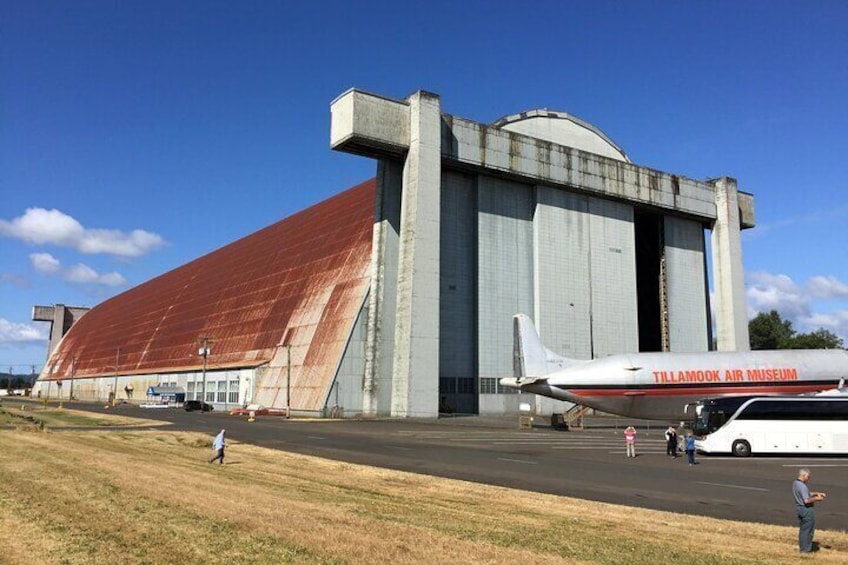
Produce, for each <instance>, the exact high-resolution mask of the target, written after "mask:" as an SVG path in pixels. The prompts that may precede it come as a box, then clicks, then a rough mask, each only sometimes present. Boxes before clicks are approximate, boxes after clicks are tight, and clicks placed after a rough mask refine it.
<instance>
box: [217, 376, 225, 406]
mask: <svg viewBox="0 0 848 565" xmlns="http://www.w3.org/2000/svg"><path fill="white" fill-rule="evenodd" d="M226 401H227V381H218V402H220V403H224V402H226Z"/></svg>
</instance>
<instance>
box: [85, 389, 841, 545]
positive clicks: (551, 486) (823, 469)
mask: <svg viewBox="0 0 848 565" xmlns="http://www.w3.org/2000/svg"><path fill="white" fill-rule="evenodd" d="M74 407H75V408H77V407H78V408H83V409H91V410H97V411H101V412H102V411H103V408H102V406H88V407H86V406H85V405H75V406H74ZM115 412H116V413H122V414H126V415H133V416H143V417H146V418H152V419H161V420H165V421H168V422H170V423H171V424H172V425H173V429H177V430H192V431H199V432H204V433H208V434H210V437H211V436H212V435H214V433H217V431H219V430H220V429H221V428H226V429H227V436H228V437H229V438H231V439H232V440H235V441H240V442H245V443H251V444H255V445H260V446H263V447H268V448H272V449H280V450H284V451H291V452H296V453H302V454H308V455H315V456H319V457H325V458H329V459H335V460H339V461H347V462H352V463H361V464H366V465H375V466H379V467H386V468H391V469H400V470H404V471H413V472H417V473H425V474H429V475H435V476H440V477H449V478H455V479H464V480H468V481H474V482H479V483H486V484H492V485H501V486H508V487H513V488H518V489H523V490H531V491H538V492H545V493H553V494H559V495H565V496H572V497H577V498H583V499H588V500H597V501H603V502H612V503H616V504H625V505H630V506H638V507H644V508H655V509H659V510H670V511H674V512H684V513H688V514H697V515H705V516H713V517H717V518H731V519H736V520H745V521H753V522H764V523H772V524H781V525H795V524H796V523H797V519H796V517H795V514H794V507H793V502H792V497H791V493H790V489H791V484H792V481H793V480H794V478H795V473H796V471H797V469H798V468H799V467H801V466H807V467H810V468H811V470H812V479H811V485H812V486H813V488H814V490H821V491H825V492H827V493H828V498H827V500H826V501H825V502H823V503H820V504H819V505H818V506H817V508H816V517H817V520H816V525H817V526H818V527H819V528H825V529H845V528H846V527H848V494H846V489H845V486H844V485H845V482H846V481H845V479H846V477H848V458H845V457H843V458H835V457H828V458H825V457H795V458H787V457H779V458H778V457H768V458H766V457H751V458H746V459H740V458H734V457H716V456H712V457H706V456H701V457H699V464H698V465H695V466H694V467H690V466H688V465H687V463H686V458H685V457H680V458H678V459H671V458H669V457H668V456H666V455H665V445H664V439H663V437H662V432H663V429H664V428H662V427H654V428H652V429H650V430H649V429H646V428H645V427H641V428H639V436H638V441H637V453H638V457H636V458H635V459H628V458H626V457H625V456H624V440H623V435H622V430H621V428H620V427H618V428H613V427H599V428H594V429H592V428H590V429H587V430H585V431H574V432H558V431H554V430H552V429H550V428H534V429H532V430H519V429H517V421H515V420H512V419H503V418H501V419H497V418H463V419H455V420H446V419H441V420H412V421H397V420H391V421H389V420H374V421H352V420H344V421H342V420H335V421H302V420H285V419H281V418H274V417H265V418H258V419H257V420H256V421H255V422H253V423H248V422H247V421H246V418H244V417H236V416H229V415H226V414H221V413H211V414H200V413H196V412H193V413H186V412H185V411H183V410H174V409H168V410H143V409H140V408H137V407H134V406H120V407H118V408H117V409H115Z"/></svg>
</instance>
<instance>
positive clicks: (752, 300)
mask: <svg viewBox="0 0 848 565" xmlns="http://www.w3.org/2000/svg"><path fill="white" fill-rule="evenodd" d="M747 296H748V313H749V316H750V317H752V318H753V317H754V316H756V315H757V314H759V313H760V312H768V311H770V310H777V311H778V312H779V313H780V315H781V317H783V318H784V319H785V320H789V321H790V322H792V325H793V327H794V328H795V329H796V330H797V331H799V332H804V333H806V332H811V331H815V330H817V329H819V328H824V329H826V330H829V331H831V332H833V333H835V334H836V335H838V336H839V337H841V338H842V339H843V341H844V342H845V343H846V344H848V310H835V311H832V312H828V313H823V312H820V311H815V310H820V309H823V308H824V309H826V308H827V305H826V304H824V303H826V302H827V301H834V300H841V299H844V298H848V285H846V284H845V283H843V282H842V281H840V280H839V279H838V278H836V277H834V276H832V275H827V276H822V275H819V276H815V277H811V278H810V279H808V280H807V282H806V283H804V284H803V285H799V284H796V283H795V282H794V281H793V280H792V279H791V278H790V277H788V276H786V275H780V274H779V275H774V274H771V273H766V272H762V271H760V272H753V273H749V274H748V288H747Z"/></svg>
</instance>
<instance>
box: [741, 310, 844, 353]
mask: <svg viewBox="0 0 848 565" xmlns="http://www.w3.org/2000/svg"><path fill="white" fill-rule="evenodd" d="M748 334H749V336H750V341H751V349H754V350H756V349H841V348H842V347H843V342H842V338H840V337H839V336H838V335H836V334H835V333H833V332H831V331H828V330H826V329H824V328H819V329H817V330H816V331H814V332H810V333H808V334H804V333H797V332H796V331H795V329H794V328H793V327H792V322H790V321H789V320H784V319H783V318H781V317H780V314H779V313H778V312H777V310H772V311H771V312H768V313H766V312H761V313H759V314H757V315H756V316H755V317H754V318H753V319H752V320H751V321H750V322H748Z"/></svg>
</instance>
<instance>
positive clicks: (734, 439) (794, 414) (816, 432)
mask: <svg viewBox="0 0 848 565" xmlns="http://www.w3.org/2000/svg"><path fill="white" fill-rule="evenodd" d="M695 412H696V417H695V421H694V423H693V426H692V432H693V433H694V435H695V448H696V449H697V450H698V451H701V452H703V453H732V454H733V455H736V456H738V457H748V456H749V455H751V454H752V453H757V454H759V453H789V454H819V453H821V454H848V396H725V397H722V398H711V399H705V400H701V401H700V402H698V404H697V405H696V407H695Z"/></svg>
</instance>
